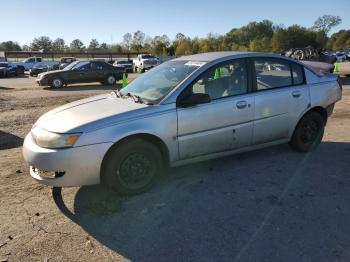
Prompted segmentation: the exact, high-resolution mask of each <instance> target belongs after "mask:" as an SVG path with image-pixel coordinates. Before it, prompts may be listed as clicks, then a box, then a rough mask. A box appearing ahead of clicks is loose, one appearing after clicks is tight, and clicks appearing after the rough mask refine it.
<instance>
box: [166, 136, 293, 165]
mask: <svg viewBox="0 0 350 262" xmlns="http://www.w3.org/2000/svg"><path fill="white" fill-rule="evenodd" d="M288 142H289V140H288V139H281V140H276V141H273V142H268V143H264V144H259V145H253V146H247V147H242V148H238V149H233V150H229V151H224V152H218V153H213V154H208V155H201V156H196V157H192V158H187V159H182V160H177V161H174V162H172V163H170V166H171V167H175V166H182V165H186V164H190V163H195V162H201V161H206V160H210V159H215V158H220V157H224V156H229V155H235V154H239V153H243V152H248V151H253V150H257V149H261V148H265V147H270V146H275V145H280V144H285V143H288Z"/></svg>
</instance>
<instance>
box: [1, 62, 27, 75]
mask: <svg viewBox="0 0 350 262" xmlns="http://www.w3.org/2000/svg"><path fill="white" fill-rule="evenodd" d="M23 73H24V70H23V67H20V66H16V65H13V64H11V63H8V62H0V77H10V76H18V75H20V74H23Z"/></svg>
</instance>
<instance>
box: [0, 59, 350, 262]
mask: <svg viewBox="0 0 350 262" xmlns="http://www.w3.org/2000/svg"><path fill="white" fill-rule="evenodd" d="M340 69H341V72H342V73H350V63H343V64H342V65H341V67H340ZM135 77H136V75H131V78H135ZM349 82H350V81H348V79H346V78H343V83H344V86H343V99H342V100H341V101H340V102H339V103H337V105H336V107H335V111H334V114H333V116H332V117H331V118H330V119H329V122H328V125H327V127H326V133H325V137H324V139H323V143H322V144H321V145H320V146H319V148H318V149H317V150H316V151H315V152H312V153H308V154H301V153H297V152H294V151H292V150H291V149H289V147H288V146H287V145H282V146H276V147H271V148H267V149H263V150H258V151H254V152H249V153H244V154H240V155H236V156H230V157H226V158H222V159H217V160H212V161H207V162H203V163H198V164H193V165H187V166H183V167H179V168H174V169H170V170H168V171H166V173H167V174H166V176H164V178H163V179H162V181H160V183H159V184H158V185H157V186H156V187H155V188H154V189H153V190H151V191H150V192H148V193H145V194H143V195H139V196H136V197H132V198H120V197H118V196H116V195H115V194H114V193H113V192H110V191H106V190H103V188H101V187H100V186H90V187H81V188H64V189H62V191H60V190H59V189H55V190H52V188H50V187H47V186H43V185H39V184H37V183H36V182H35V181H34V180H33V179H32V178H31V177H30V175H29V172H28V166H27V165H26V164H25V163H24V160H23V158H22V155H21V146H22V143H23V138H24V136H25V135H26V133H28V132H29V130H30V128H31V126H32V124H33V123H34V122H35V121H36V119H37V118H38V117H39V116H40V115H41V114H43V113H44V112H46V111H48V110H50V109H52V108H54V107H56V106H58V105H61V104H64V103H67V102H70V101H74V100H77V99H80V98H84V97H87V96H91V95H94V94H100V93H104V92H108V91H110V90H111V89H112V87H108V86H100V85H89V86H79V85H75V86H72V87H67V88H63V89H60V90H56V91H52V90H49V89H43V88H38V87H37V86H36V85H35V83H34V80H33V78H30V77H27V76H24V77H21V78H17V79H16V78H11V79H0V170H1V171H0V207H1V208H0V261H128V260H131V261H278V262H280V261H292V262H295V261H298V262H302V261H305V262H306V261H307V262H310V261H315V262H322V261H344V262H345V261H346V262H347V261H350V223H349V220H350V205H349V202H350V194H349V192H350V191H349V186H350V172H349V167H350V132H349V128H350V83H349Z"/></svg>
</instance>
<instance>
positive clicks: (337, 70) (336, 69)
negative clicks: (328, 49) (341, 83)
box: [333, 63, 339, 74]
mask: <svg viewBox="0 0 350 262" xmlns="http://www.w3.org/2000/svg"><path fill="white" fill-rule="evenodd" d="M333 73H335V74H339V63H335V64H334V70H333Z"/></svg>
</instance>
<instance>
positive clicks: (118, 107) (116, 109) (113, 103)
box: [35, 94, 151, 133]
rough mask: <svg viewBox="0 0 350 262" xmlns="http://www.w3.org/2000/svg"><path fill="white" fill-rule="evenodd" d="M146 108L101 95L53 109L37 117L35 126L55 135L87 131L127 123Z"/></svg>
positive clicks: (129, 101) (126, 99)
mask: <svg viewBox="0 0 350 262" xmlns="http://www.w3.org/2000/svg"><path fill="white" fill-rule="evenodd" d="M149 107H151V106H149V105H146V104H140V103H135V102H134V100H133V99H132V98H118V97H116V96H115V95H114V94H104V95H98V96H93V97H90V98H86V99H82V100H78V101H75V102H72V103H69V104H66V105H63V106H60V107H58V108H55V109H53V110H51V111H49V112H47V113H46V114H44V115H43V116H41V117H40V118H39V119H38V121H37V122H36V124H35V125H38V126H39V127H41V128H43V129H45V130H47V131H51V132H56V133H74V132H89V131H92V130H96V129H99V128H103V127H105V126H109V125H112V124H116V123H118V122H120V121H124V120H128V119H130V118H132V117H135V115H136V116H137V115H140V111H144V110H143V109H145V108H149ZM146 111H147V110H146Z"/></svg>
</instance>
